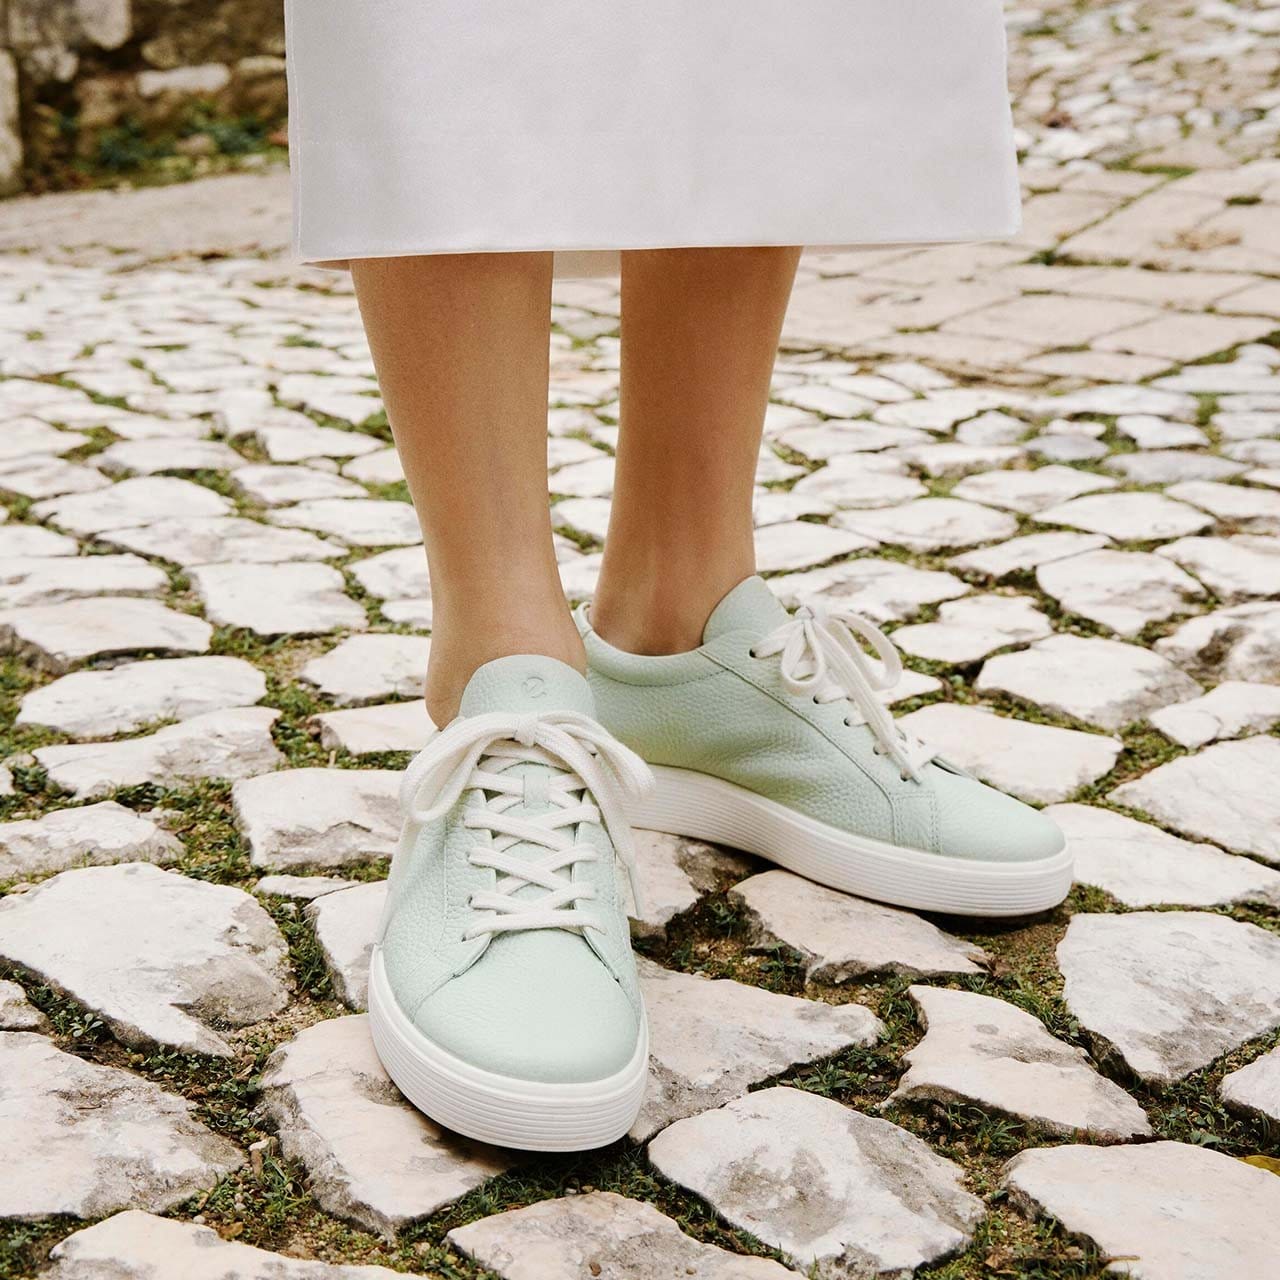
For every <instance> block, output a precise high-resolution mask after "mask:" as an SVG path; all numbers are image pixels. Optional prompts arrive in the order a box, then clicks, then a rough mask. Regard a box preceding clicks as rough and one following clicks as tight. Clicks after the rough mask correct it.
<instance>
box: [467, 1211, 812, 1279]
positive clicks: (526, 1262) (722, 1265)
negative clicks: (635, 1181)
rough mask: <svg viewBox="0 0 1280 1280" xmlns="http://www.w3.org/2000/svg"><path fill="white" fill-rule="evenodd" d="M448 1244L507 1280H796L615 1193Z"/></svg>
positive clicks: (474, 1230) (491, 1224) (507, 1218)
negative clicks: (604, 1279) (598, 1279)
mask: <svg viewBox="0 0 1280 1280" xmlns="http://www.w3.org/2000/svg"><path fill="white" fill-rule="evenodd" d="M447 1238H448V1241H449V1243H450V1244H451V1245H453V1247H454V1248H455V1249H458V1250H459V1251H460V1252H462V1253H464V1254H466V1256H467V1257H468V1258H471V1259H472V1260H473V1261H474V1262H476V1263H477V1264H479V1265H480V1266H482V1267H483V1268H484V1269H485V1270H486V1271H491V1272H494V1273H496V1274H497V1275H499V1276H501V1277H502V1280H591V1278H592V1277H595V1276H609V1277H610V1280H641V1277H645V1276H653V1277H657V1276H673V1277H676V1276H697V1277H699V1280H794V1277H795V1272H794V1271H791V1270H789V1269H788V1268H787V1267H784V1266H782V1264H781V1263H778V1262H774V1261H772V1260H771V1259H769V1258H754V1257H749V1256H744V1255H743V1254H737V1253H730V1252H728V1251H727V1250H725V1249H721V1248H719V1247H718V1246H716V1245H711V1244H702V1243H701V1242H700V1241H698V1240H695V1239H694V1238H693V1237H692V1236H688V1235H685V1233H684V1232H683V1231H681V1230H680V1227H679V1225H678V1224H677V1223H676V1222H675V1221H674V1220H673V1219H671V1218H668V1217H667V1216H666V1215H665V1214H663V1213H659V1212H658V1210H657V1209H655V1208H654V1207H653V1205H651V1204H646V1203H645V1202H644V1201H642V1200H629V1199H627V1198H626V1197H625V1196H620V1195H616V1194H614V1193H613V1192H612V1191H590V1192H587V1193H586V1194H585V1195H572V1196H564V1197H562V1198H561V1199H558V1200H542V1201H539V1202H538V1203H537V1204H531V1205H529V1206H528V1207H527V1208H525V1209H509V1210H508V1211H507V1212H506V1213H499V1214H495V1215H494V1216H493V1217H491V1218H481V1219H480V1220H479V1221H478V1222H471V1223H468V1224H467V1225H466V1226H465V1227H454V1229H453V1230H452V1231H450V1232H449V1235H448V1237H447Z"/></svg>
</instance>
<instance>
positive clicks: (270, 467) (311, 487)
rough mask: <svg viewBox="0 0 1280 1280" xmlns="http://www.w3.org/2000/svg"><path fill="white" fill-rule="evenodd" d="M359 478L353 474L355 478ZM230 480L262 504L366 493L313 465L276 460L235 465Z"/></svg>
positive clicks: (287, 504) (345, 496)
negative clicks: (274, 461)
mask: <svg viewBox="0 0 1280 1280" xmlns="http://www.w3.org/2000/svg"><path fill="white" fill-rule="evenodd" d="M392 452H394V450H392ZM351 465H352V466H354V465H355V464H351ZM348 474H353V473H351V472H349V473H348ZM359 478H360V477H359V476H358V475H357V476H356V479H359ZM231 483H232V484H234V485H235V487H236V488H237V489H239V490H240V492H241V493H243V494H244V495H245V496H246V497H247V498H252V499H253V501H254V502H257V503H260V504H261V505H262V506H264V507H286V506H291V505H292V504H294V503H297V502H310V501H313V500H315V499H317V498H364V497H367V496H368V495H367V494H366V493H365V491H364V489H363V488H362V487H361V486H360V485H358V484H356V482H355V479H353V480H346V479H343V477H342V476H334V475H330V474H329V473H328V472H327V471H318V470H317V469H316V468H315V467H291V466H285V465H282V464H280V463H255V464H254V465H252V466H248V467H237V468H236V470H235V471H233V472H232V473H231Z"/></svg>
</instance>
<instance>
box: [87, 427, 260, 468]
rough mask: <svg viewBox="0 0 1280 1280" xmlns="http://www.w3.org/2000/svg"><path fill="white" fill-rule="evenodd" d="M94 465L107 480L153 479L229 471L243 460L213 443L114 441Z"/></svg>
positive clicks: (226, 447) (179, 438)
mask: <svg viewBox="0 0 1280 1280" xmlns="http://www.w3.org/2000/svg"><path fill="white" fill-rule="evenodd" d="M93 462H94V465H95V466H97V467H99V468H100V469H101V470H102V471H105V472H106V474H107V475H109V476H127V475H138V476H154V475H160V474H161V473H163V472H168V471H232V470H234V469H235V468H236V467H239V466H243V465H244V459H243V458H242V457H241V456H240V455H239V454H238V453H237V452H236V451H235V450H234V449H232V448H231V447H230V446H229V445H225V444H222V443H220V442H219V441H217V440H192V439H190V438H189V437H186V436H177V437H170V438H168V439H165V438H164V437H157V438H155V439H151V440H118V441H116V443H115V444H113V445H109V446H108V447H107V448H106V449H104V450H103V451H102V452H101V453H99V454H95V455H94V458H93Z"/></svg>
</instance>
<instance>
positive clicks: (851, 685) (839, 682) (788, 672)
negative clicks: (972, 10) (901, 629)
mask: <svg viewBox="0 0 1280 1280" xmlns="http://www.w3.org/2000/svg"><path fill="white" fill-rule="evenodd" d="M859 638H861V639H862V640H865V641H866V642H867V644H869V645H870V646H871V648H872V649H874V650H875V653H876V656H877V657H878V658H879V659H880V664H881V665H880V669H879V670H877V668H876V667H875V666H874V665H873V664H872V661H871V659H870V658H869V657H868V656H867V654H866V653H865V652H864V651H863V648H862V645H861V644H859V643H858V641H859ZM751 653H752V656H753V657H756V658H771V657H774V656H775V655H777V654H781V655H782V662H781V669H782V682H783V684H784V685H785V686H786V688H787V689H788V690H789V691H790V692H791V693H794V694H797V695H802V694H812V696H813V700H814V701H815V702H817V703H819V704H821V703H828V702H840V701H845V700H847V701H849V702H852V703H853V705H854V706H855V707H857V709H858V711H859V713H860V715H861V718H862V722H864V723H865V724H866V725H867V727H868V728H869V729H870V730H871V732H872V733H873V734H874V735H875V737H876V742H877V744H878V745H877V747H876V752H877V754H879V753H880V752H884V753H885V754H887V755H888V756H890V758H891V759H893V760H894V761H895V762H896V763H897V765H898V767H899V769H900V770H901V772H902V777H903V780H904V781H905V780H906V779H907V778H914V779H915V780H916V781H917V782H918V781H919V780H920V770H921V769H923V768H924V766H925V765H926V764H928V763H929V761H930V760H932V759H933V758H934V756H935V755H937V751H936V750H935V749H933V748H930V747H928V746H926V745H925V744H924V743H922V742H919V741H917V740H916V739H915V738H912V737H909V736H908V735H907V734H906V733H904V732H903V730H902V728H901V726H900V725H899V724H898V722H897V721H896V720H895V719H894V718H893V715H892V714H891V712H890V711H889V709H888V707H887V706H886V705H885V702H884V699H883V698H882V696H881V695H883V694H885V693H888V692H889V691H890V690H892V689H893V688H894V687H895V686H896V685H897V683H898V681H899V680H901V678H902V658H901V657H900V656H899V654H898V650H897V649H896V648H895V647H894V645H893V641H891V640H890V639H889V637H888V636H887V635H885V633H884V632H883V631H881V630H880V628H879V627H877V626H876V625H875V624H874V623H872V622H869V621H868V620H867V619H866V618H864V617H863V616H862V615H861V614H859V613H854V612H852V611H851V610H839V609H831V608H829V607H828V606H827V605H825V604H823V603H822V602H821V601H818V600H813V601H807V602H806V603H804V604H802V605H801V607H800V608H799V609H798V610H797V611H796V612H795V614H794V615H793V616H792V617H791V618H789V619H788V620H787V621H786V622H785V623H783V624H782V625H781V626H780V627H778V628H776V629H775V630H773V631H771V632H770V633H769V634H768V635H767V636H765V638H764V639H763V640H761V641H760V642H759V643H758V644H757V645H756V646H755V647H754V648H753V649H752V650H751ZM846 723H847V724H851V725H852V724H855V723H858V722H857V721H855V720H853V719H852V717H848V718H846Z"/></svg>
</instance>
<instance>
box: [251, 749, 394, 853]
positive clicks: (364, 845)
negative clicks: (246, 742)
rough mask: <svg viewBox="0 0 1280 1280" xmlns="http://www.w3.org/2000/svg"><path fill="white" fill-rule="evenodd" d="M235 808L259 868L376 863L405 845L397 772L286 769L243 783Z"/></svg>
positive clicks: (392, 770)
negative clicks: (402, 842)
mask: <svg viewBox="0 0 1280 1280" xmlns="http://www.w3.org/2000/svg"><path fill="white" fill-rule="evenodd" d="M231 800H232V805H233V808H234V810H235V818H236V824H237V825H238V826H239V828H240V830H241V831H242V832H243V833H244V836H245V839H246V840H248V842H249V851H250V855H251V858H252V861H253V865H254V866H255V867H266V868H268V869H271V870H286V871H287V870H298V869H316V870H326V869H328V868H332V867H344V866H351V865H353V864H356V863H367V862H376V861H377V860H378V859H379V858H389V857H390V856H391V855H392V854H393V853H394V852H395V847H396V843H397V842H398V841H399V839H400V773H399V772H398V771H397V770H394V769H285V770H282V771H280V772H279V773H266V774H263V775H261V776H260V777H257V778H249V779H247V780H245V781H242V782H237V783H236V784H235V786H234V787H232V789H231Z"/></svg>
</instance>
